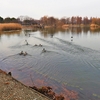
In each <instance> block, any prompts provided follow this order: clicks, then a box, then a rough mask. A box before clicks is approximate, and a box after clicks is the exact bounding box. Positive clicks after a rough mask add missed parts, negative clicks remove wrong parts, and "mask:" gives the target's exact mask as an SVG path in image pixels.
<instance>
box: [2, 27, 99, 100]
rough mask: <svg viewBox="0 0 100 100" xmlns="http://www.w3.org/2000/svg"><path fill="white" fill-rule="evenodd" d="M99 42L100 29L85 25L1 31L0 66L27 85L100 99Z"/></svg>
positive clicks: (81, 97) (80, 99)
mask: <svg viewBox="0 0 100 100" xmlns="http://www.w3.org/2000/svg"><path fill="white" fill-rule="evenodd" d="M99 43H100V30H99V29H95V30H94V29H89V28H87V27H85V28H68V29H54V28H52V29H43V30H36V31H33V30H22V31H17V32H13V33H12V32H0V69H2V70H4V71H6V72H10V71H11V72H12V76H13V77H14V78H16V79H18V80H19V81H21V82H22V83H24V84H25V85H28V86H33V85H36V86H48V85H49V86H51V87H53V89H54V91H55V92H56V93H58V94H59V93H62V94H65V95H66V93H65V89H69V90H74V91H76V92H78V94H79V100H100V45H99ZM43 48H44V49H45V50H46V52H44V51H43ZM21 51H23V52H27V53H28V55H26V56H23V55H19V53H20V52H21Z"/></svg>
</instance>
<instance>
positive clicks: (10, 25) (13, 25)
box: [0, 23, 22, 31]
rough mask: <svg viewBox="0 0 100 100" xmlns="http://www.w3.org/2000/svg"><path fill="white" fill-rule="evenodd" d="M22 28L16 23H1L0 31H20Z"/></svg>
mask: <svg viewBox="0 0 100 100" xmlns="http://www.w3.org/2000/svg"><path fill="white" fill-rule="evenodd" d="M21 29H22V26H21V25H20V24H18V23H3V24H0V31H11V30H21Z"/></svg>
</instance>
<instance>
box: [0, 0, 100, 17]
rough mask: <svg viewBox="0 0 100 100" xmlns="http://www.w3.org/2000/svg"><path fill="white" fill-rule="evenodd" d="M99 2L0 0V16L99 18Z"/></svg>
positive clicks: (87, 0) (94, 0)
mask: <svg viewBox="0 0 100 100" xmlns="http://www.w3.org/2000/svg"><path fill="white" fill-rule="evenodd" d="M99 11H100V0H0V16H1V17H3V18H5V17H15V18H17V17H19V16H29V17H32V18H34V19H40V18H41V17H43V16H44V15H48V16H54V17H56V18H62V17H71V16H82V17H85V16H87V17H100V12H99Z"/></svg>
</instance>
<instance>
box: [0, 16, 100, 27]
mask: <svg viewBox="0 0 100 100" xmlns="http://www.w3.org/2000/svg"><path fill="white" fill-rule="evenodd" d="M0 23H20V24H23V25H31V24H42V25H47V26H49V25H50V26H51V25H52V26H61V25H64V24H72V25H81V24H84V25H90V24H97V25H100V18H97V17H91V18H88V17H80V16H72V17H63V18H61V19H58V18H55V17H53V16H50V17H49V16H43V17H41V18H40V19H39V20H36V19H33V18H31V17H28V16H20V17H18V18H14V17H13V18H10V17H6V18H3V17H1V16H0Z"/></svg>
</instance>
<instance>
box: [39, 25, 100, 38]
mask: <svg viewBox="0 0 100 100" xmlns="http://www.w3.org/2000/svg"><path fill="white" fill-rule="evenodd" d="M39 31H40V32H41V34H42V35H43V36H44V37H49V36H51V37H53V36H54V34H57V33H59V32H61V33H62V34H70V33H72V34H76V35H79V34H82V33H84V34H88V32H90V33H91V34H94V33H95V34H100V29H97V28H95V29H90V27H71V28H67V29H63V28H56V29H55V28H49V29H42V30H39Z"/></svg>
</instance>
